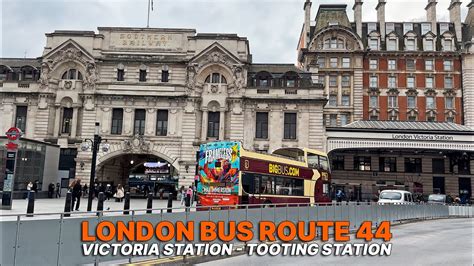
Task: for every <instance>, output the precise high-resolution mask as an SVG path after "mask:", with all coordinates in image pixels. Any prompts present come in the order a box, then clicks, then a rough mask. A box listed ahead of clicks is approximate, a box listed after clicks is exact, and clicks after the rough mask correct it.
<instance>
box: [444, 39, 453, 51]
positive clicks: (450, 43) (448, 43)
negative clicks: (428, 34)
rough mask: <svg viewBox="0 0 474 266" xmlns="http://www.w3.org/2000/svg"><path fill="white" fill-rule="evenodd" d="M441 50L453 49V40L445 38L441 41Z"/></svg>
mask: <svg viewBox="0 0 474 266" xmlns="http://www.w3.org/2000/svg"><path fill="white" fill-rule="evenodd" d="M443 50H444V51H452V50H453V40H451V39H445V40H444V41H443Z"/></svg>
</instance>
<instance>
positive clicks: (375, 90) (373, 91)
mask: <svg viewBox="0 0 474 266" xmlns="http://www.w3.org/2000/svg"><path fill="white" fill-rule="evenodd" d="M368 93H369V94H370V95H378V94H380V89H379V88H369V90H368Z"/></svg>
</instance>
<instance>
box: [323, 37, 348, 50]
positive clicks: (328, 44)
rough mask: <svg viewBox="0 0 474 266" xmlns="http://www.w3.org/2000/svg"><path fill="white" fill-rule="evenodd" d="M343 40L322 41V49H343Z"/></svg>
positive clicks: (330, 39)
mask: <svg viewBox="0 0 474 266" xmlns="http://www.w3.org/2000/svg"><path fill="white" fill-rule="evenodd" d="M344 48H345V45H344V40H343V39H341V38H336V37H333V38H329V39H326V40H325V41H324V49H344Z"/></svg>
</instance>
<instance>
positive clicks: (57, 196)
mask: <svg viewBox="0 0 474 266" xmlns="http://www.w3.org/2000/svg"><path fill="white" fill-rule="evenodd" d="M60 197H61V185H59V182H58V183H56V198H60Z"/></svg>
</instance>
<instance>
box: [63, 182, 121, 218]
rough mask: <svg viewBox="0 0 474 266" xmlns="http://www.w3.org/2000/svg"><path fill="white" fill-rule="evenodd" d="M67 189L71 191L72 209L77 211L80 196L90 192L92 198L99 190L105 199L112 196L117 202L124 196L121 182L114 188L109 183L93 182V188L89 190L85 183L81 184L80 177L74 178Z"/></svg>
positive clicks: (96, 195)
mask: <svg viewBox="0 0 474 266" xmlns="http://www.w3.org/2000/svg"><path fill="white" fill-rule="evenodd" d="M69 191H70V192H71V193H72V206H73V208H72V209H73V210H76V211H79V206H80V202H81V197H82V196H84V197H86V196H88V194H89V193H92V196H93V198H96V197H98V195H99V193H100V192H103V193H104V195H105V198H106V200H110V199H111V198H112V197H114V198H115V201H117V202H121V201H122V200H123V198H124V197H125V189H124V188H123V186H122V185H121V184H119V185H118V186H117V187H116V188H114V187H113V186H112V185H111V184H107V185H104V184H103V183H101V184H95V186H94V188H93V190H92V191H89V188H88V187H87V184H85V185H84V186H82V185H81V179H80V178H76V179H74V181H73V182H72V183H71V185H70V186H69Z"/></svg>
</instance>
